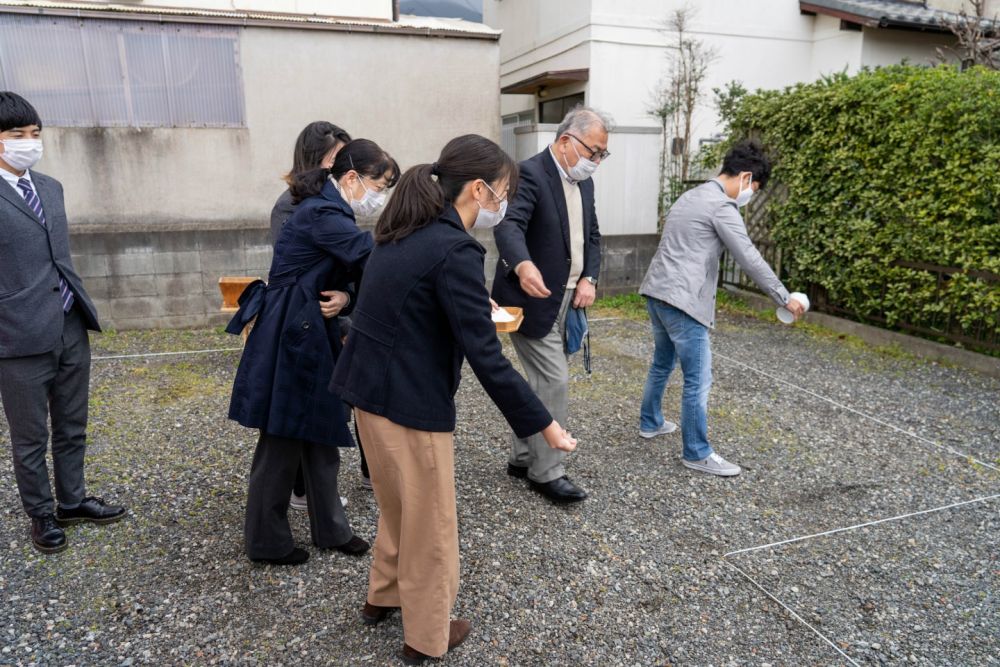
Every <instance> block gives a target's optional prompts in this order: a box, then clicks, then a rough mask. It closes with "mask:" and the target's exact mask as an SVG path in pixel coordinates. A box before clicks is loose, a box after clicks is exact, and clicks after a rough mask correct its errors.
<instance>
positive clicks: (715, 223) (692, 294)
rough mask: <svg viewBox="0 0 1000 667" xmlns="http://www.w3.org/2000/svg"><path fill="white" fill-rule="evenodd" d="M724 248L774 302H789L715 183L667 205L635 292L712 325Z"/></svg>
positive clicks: (713, 323) (689, 192) (744, 226)
mask: <svg viewBox="0 0 1000 667" xmlns="http://www.w3.org/2000/svg"><path fill="white" fill-rule="evenodd" d="M723 249H726V250H728V251H729V252H730V254H732V256H733V259H735V260H736V262H737V263H738V264H739V265H740V268H742V269H743V271H744V273H746V274H747V275H748V276H750V278H751V279H752V280H753V281H754V282H755V283H757V285H758V286H759V287H760V288H761V289H762V290H764V293H765V294H767V295H768V296H770V297H771V298H772V299H773V300H774V302H775V303H776V304H778V305H781V306H783V305H785V304H786V303H788V290H787V289H785V286H784V285H782V284H781V281H780V280H779V279H778V276H776V275H774V271H772V270H771V267H770V266H768V265H767V262H765V261H764V258H763V257H761V256H760V253H759V252H758V251H757V248H756V247H754V244H753V241H751V240H750V237H749V236H748V235H747V228H746V225H745V224H744V223H743V217H742V216H741V215H740V211H739V209H738V208H737V207H736V202H735V201H733V200H732V199H730V198H729V197H728V196H726V193H725V190H723V188H722V184H721V183H719V182H718V181H716V180H711V181H708V182H706V183H703V184H701V185H699V186H698V187H696V188H694V189H692V190H688V191H687V192H685V193H684V194H683V195H681V196H680V197H679V198H678V199H677V201H676V202H674V205H673V206H671V207H670V212H669V213H667V221H666V223H664V225H663V236H662V237H661V238H660V245H659V247H658V248H657V249H656V254H655V255H654V256H653V261H652V262H651V263H650V265H649V270H648V271H646V277H645V278H643V281H642V285H640V287H639V294H642V295H644V296H650V297H653V298H654V299H659V300H660V301H664V302H666V303H669V304H670V305H671V306H673V307H675V308H678V309H680V310H683V311H684V312H685V313H687V314H688V315H690V316H691V317H692V318H694V319H695V320H697V321H698V322H701V323H702V324H704V325H705V326H707V327H714V326H715V293H716V290H717V288H718V281H719V257H720V256H721V255H722V251H723Z"/></svg>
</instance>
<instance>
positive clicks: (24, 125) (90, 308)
mask: <svg viewBox="0 0 1000 667" xmlns="http://www.w3.org/2000/svg"><path fill="white" fill-rule="evenodd" d="M41 131H42V122H41V120H40V119H39V117H38V112H37V111H35V109H34V107H32V106H31V104H29V103H28V101H27V100H25V99H24V98H23V97H21V96H20V95H17V94H15V93H10V92H0V177H2V179H0V180H2V181H3V182H0V266H2V267H3V270H2V271H0V401H2V403H3V408H4V413H5V414H6V416H7V424H8V426H9V427H10V440H11V449H12V451H13V455H14V474H15V476H16V478H17V488H18V492H19V493H20V495H21V503H22V504H23V505H24V511H25V512H27V513H28V516H29V517H31V539H32V542H33V543H34V545H35V548H36V549H38V550H39V551H41V552H43V553H54V552H56V551H62V550H63V549H65V548H66V546H67V543H66V535H65V533H64V532H63V530H62V527H61V526H65V525H69V524H74V523H79V522H81V521H90V522H94V523H111V522H112V521H117V520H119V519H121V518H122V517H123V516H124V515H125V509H124V508H123V507H118V506H115V505H108V504H106V503H105V502H104V500H103V499H101V498H95V497H92V496H86V495H85V487H84V481H83V459H84V450H85V449H86V440H87V436H86V431H87V399H88V388H89V383H90V342H89V340H88V338H87V329H91V330H93V331H100V326H99V325H98V323H97V311H96V310H95V309H94V304H93V303H91V301H90V297H88V296H87V293H86V291H84V289H83V283H82V282H81V280H80V277H79V276H78V275H77V274H76V271H75V270H74V269H73V263H72V261H71V260H70V251H69V229H68V223H67V220H66V210H65V207H64V205H63V192H62V185H60V184H59V181H57V180H55V179H53V178H49V177H48V176H46V175H44V174H41V173H38V172H36V171H31V167H33V166H34V165H35V163H36V162H37V161H38V159H39V158H41V156H42V141H41V138H40V137H41ZM50 417H51V420H52V462H53V465H54V468H55V482H56V499H57V500H58V507H57V508H56V509H55V512H54V513H53V499H52V490H51V488H50V486H49V471H48V466H47V465H46V463H45V453H46V449H47V446H48V440H49V428H48V422H49V418H50Z"/></svg>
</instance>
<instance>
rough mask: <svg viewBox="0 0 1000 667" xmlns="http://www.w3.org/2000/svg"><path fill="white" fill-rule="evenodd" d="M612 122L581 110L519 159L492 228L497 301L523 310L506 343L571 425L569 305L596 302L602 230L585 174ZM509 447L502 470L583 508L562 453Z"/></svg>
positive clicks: (528, 445) (526, 442)
mask: <svg viewBox="0 0 1000 667" xmlns="http://www.w3.org/2000/svg"><path fill="white" fill-rule="evenodd" d="M612 123H613V121H612V120H611V118H610V117H609V116H608V115H607V114H605V113H602V112H600V111H597V110H596V109H591V108H589V107H585V106H577V107H576V108H574V109H572V110H571V111H570V112H569V113H568V114H567V115H566V118H564V119H563V122H562V123H560V125H559V127H558V129H557V130H556V138H555V141H553V142H552V144H551V145H550V146H548V147H546V148H545V150H543V151H542V152H541V153H539V154H538V155H535V156H534V157H531V158H529V159H527V160H524V161H523V162H521V164H520V167H521V174H520V181H519V182H518V185H517V193H516V195H515V196H514V199H513V200H512V201H511V202H510V206H509V208H508V209H507V215H506V216H505V217H504V220H503V222H501V223H500V224H499V225H498V226H497V227H496V229H495V230H494V235H495V237H496V243H497V250H498V252H499V255H500V259H499V260H498V261H497V268H496V276H495V277H494V279H493V299H494V300H495V301H496V302H497V303H499V304H500V305H501V306H520V307H521V308H523V309H524V321H523V323H522V324H521V327H520V329H519V330H518V331H517V332H516V333H513V334H511V336H510V338H511V342H512V343H513V345H514V349H515V350H516V351H517V356H518V358H519V359H520V360H521V365H522V366H523V367H524V373H525V375H526V376H527V379H528V384H530V385H531V388H532V389H533V390H534V391H535V393H536V394H538V397H539V398H541V399H542V402H543V403H544V404H545V407H546V408H547V409H548V410H549V412H550V413H552V417H553V418H554V419H555V420H556V421H558V422H559V423H560V424H563V425H565V424H566V423H567V414H566V413H567V411H568V386H569V366H568V363H567V361H568V360H567V355H566V352H565V350H566V348H565V333H566V316H567V311H569V309H570V307H572V308H578V309H583V308H586V307H587V306H589V305H590V304H592V303H594V298H595V296H596V293H597V292H596V286H597V278H598V273H599V271H600V268H601V232H600V230H599V228H598V225H597V213H596V211H595V208H594V181H593V180H592V178H591V176H593V174H594V172H595V171H596V170H597V168H598V166H599V165H600V164H601V162H602V161H603V160H606V159H607V158H608V155H609V153H608V133H609V132H610V131H611V130H612ZM511 440H512V445H511V452H510V460H509V462H508V464H507V474H508V475H511V476H512V477H517V478H522V479H523V478H527V480H528V483H529V484H530V485H531V488H532V489H534V490H535V491H537V492H538V493H540V494H542V495H543V496H545V497H547V498H549V499H550V500H552V501H553V502H556V503H574V502H580V501H581V500H584V499H585V498H586V497H587V494H586V492H585V491H584V490H583V489H581V488H579V487H578V486H576V485H575V484H574V483H573V482H572V481H570V479H569V477H567V476H566V471H565V469H564V467H563V457H564V456H565V454H564V453H563V452H559V451H557V450H554V449H552V448H550V447H548V446H547V445H546V443H545V441H544V439H542V438H540V437H536V436H532V437H530V438H518V437H517V436H516V435H514V434H512V435H511Z"/></svg>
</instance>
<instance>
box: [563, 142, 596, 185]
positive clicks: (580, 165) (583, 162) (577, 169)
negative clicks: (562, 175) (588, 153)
mask: <svg viewBox="0 0 1000 667" xmlns="http://www.w3.org/2000/svg"><path fill="white" fill-rule="evenodd" d="M573 152H574V153H576V157H577V161H576V164H574V165H573V166H572V167H570V168H569V171H568V172H566V174H567V175H568V176H569V177H570V178H572V179H573V180H574V181H585V180H587V179H588V178H590V177H591V176H593V175H594V172H595V171H597V167H598V166H600V165H598V164H597V163H596V162H594V161H593V160H588V159H587V158H585V157H583V156H582V155H580V151H578V150H576V144H573Z"/></svg>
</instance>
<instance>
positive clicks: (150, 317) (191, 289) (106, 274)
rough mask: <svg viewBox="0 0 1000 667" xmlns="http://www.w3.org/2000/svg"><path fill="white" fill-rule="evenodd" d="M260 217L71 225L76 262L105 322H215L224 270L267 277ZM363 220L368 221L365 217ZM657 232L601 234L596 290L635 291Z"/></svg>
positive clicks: (489, 270)
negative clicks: (229, 221)
mask: <svg viewBox="0 0 1000 667" xmlns="http://www.w3.org/2000/svg"><path fill="white" fill-rule="evenodd" d="M265 225H266V223H265V222H247V223H245V224H238V225H226V226H223V227H219V226H215V227H208V226H190V225H175V226H173V227H170V228H164V227H163V226H156V227H152V226H150V227H148V228H142V227H141V226H130V227H129V228H128V229H127V230H125V229H123V227H122V226H121V225H104V226H101V225H74V226H72V227H71V228H70V229H71V238H70V242H71V245H72V251H73V263H74V265H75V266H76V270H77V272H78V273H79V274H80V276H81V277H82V278H83V282H84V285H85V287H86V289H87V291H88V293H89V294H90V296H91V298H92V299H93V300H94V303H95V305H96V306H97V309H98V313H99V315H100V317H101V323H102V325H103V326H104V327H105V328H107V329H153V328H167V329H174V328H193V327H211V326H219V325H223V324H225V323H226V322H228V320H229V318H230V317H231V315H228V314H225V313H221V312H220V310H219V308H220V307H221V305H222V296H221V294H220V293H219V285H218V283H219V278H220V277H221V276H253V277H260V278H264V279H266V278H267V274H268V270H269V268H270V266H271V254H272V249H271V237H270V229H269V228H268V227H266V226H265ZM361 226H362V228H368V229H370V228H371V225H370V224H362V225H361ZM474 234H475V237H476V239H477V240H478V241H479V242H480V243H482V244H483V246H484V247H485V248H486V264H485V270H486V275H485V280H486V283H487V285H489V284H490V283H491V282H492V280H493V273H494V270H495V267H496V261H497V253H496V245H495V244H494V242H493V234H492V233H491V232H488V231H486V232H480V231H476V232H475V233H474ZM658 241H659V238H658V237H657V236H656V235H652V234H636V235H628V236H605V237H604V239H603V242H604V251H603V258H602V264H601V281H600V285H599V289H598V293H599V295H601V296H606V295H611V294H622V293H628V292H634V291H635V290H636V289H637V288H638V286H639V282H640V281H641V280H642V276H643V275H644V274H645V272H646V267H647V266H649V261H650V259H652V256H653V253H654V252H655V250H656V244H657V242H658Z"/></svg>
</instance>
